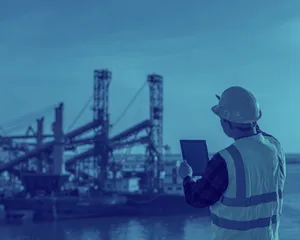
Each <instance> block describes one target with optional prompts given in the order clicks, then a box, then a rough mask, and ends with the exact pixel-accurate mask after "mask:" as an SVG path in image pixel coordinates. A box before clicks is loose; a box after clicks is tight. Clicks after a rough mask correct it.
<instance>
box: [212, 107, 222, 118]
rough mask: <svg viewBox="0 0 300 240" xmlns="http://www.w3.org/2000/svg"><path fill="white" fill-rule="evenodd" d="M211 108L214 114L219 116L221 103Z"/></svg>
mask: <svg viewBox="0 0 300 240" xmlns="http://www.w3.org/2000/svg"><path fill="white" fill-rule="evenodd" d="M211 110H212V112H213V113H214V114H216V115H217V116H220V115H219V105H215V106H213V107H212V108H211Z"/></svg>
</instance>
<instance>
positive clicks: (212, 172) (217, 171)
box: [183, 153, 228, 208]
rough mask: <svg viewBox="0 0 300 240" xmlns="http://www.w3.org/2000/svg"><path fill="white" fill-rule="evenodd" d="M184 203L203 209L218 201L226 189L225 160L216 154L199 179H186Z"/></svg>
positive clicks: (184, 182)
mask: <svg viewBox="0 0 300 240" xmlns="http://www.w3.org/2000/svg"><path fill="white" fill-rule="evenodd" d="M183 187H184V195H185V199H186V202H187V203H188V204H189V205H191V206H193V207H195V208H205V207H209V206H211V205H214V204H215V203H216V202H218V201H219V200H220V198H221V197H222V195H223V194H224V192H225V191H226V189H227V187H228V171H227V165H226V162H225V160H224V159H223V158H222V156H221V155H220V154H219V153H217V154H215V155H214V156H213V157H212V159H211V160H210V161H209V162H208V165H207V168H206V170H205V172H204V174H203V176H202V178H201V179H198V180H197V181H195V180H194V179H193V178H192V177H186V178H185V179H184V181H183Z"/></svg>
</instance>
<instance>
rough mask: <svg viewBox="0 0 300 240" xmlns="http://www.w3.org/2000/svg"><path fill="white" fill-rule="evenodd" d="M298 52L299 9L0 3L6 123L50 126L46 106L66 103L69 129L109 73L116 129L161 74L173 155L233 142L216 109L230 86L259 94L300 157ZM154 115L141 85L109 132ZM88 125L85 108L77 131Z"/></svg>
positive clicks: (265, 4)
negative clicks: (188, 144)
mask: <svg viewBox="0 0 300 240" xmlns="http://www.w3.org/2000/svg"><path fill="white" fill-rule="evenodd" d="M299 47H300V1H299V0H286V1H281V0H264V1H258V0H254V1H246V0H226V1H221V0H215V1H208V0H189V1H179V0H172V1H171V0H164V1H161V0H152V1H146V0H127V1H121V0H118V1H117V0H98V1H94V0H86V1H71V0H65V1H63V0H61V1H58V0H56V1H55V0H53V1H43V0H27V1H21V0H19V1H16V0H9V1H8V0H2V1H1V2H0V82H1V94H0V108H1V109H2V112H1V121H0V126H2V128H3V129H7V128H10V124H12V123H11V122H10V121H11V120H13V119H16V118H18V117H20V116H23V115H26V114H28V113H33V114H32V115H30V116H28V117H26V118H20V119H21V120H20V119H19V118H18V119H19V120H18V123H22V124H23V125H24V126H23V127H24V128H25V127H26V126H27V125H28V124H33V126H34V124H35V123H34V119H35V117H37V116H40V115H43V114H44V115H45V116H46V119H47V121H46V123H47V124H48V125H47V128H48V129H50V124H51V121H52V120H53V110H52V109H51V110H50V108H51V107H52V106H54V105H55V104H57V103H59V102H61V101H63V102H64V103H65V119H64V123H65V129H66V131H67V129H68V127H69V125H70V124H71V123H72V121H73V120H74V118H75V117H76V116H77V114H78V113H79V112H80V110H81V109H82V108H83V106H84V104H85V103H86V101H87V100H88V99H89V98H90V96H91V95H92V94H93V70H95V69H106V68H108V69H110V70H111V71H112V82H111V85H110V90H109V94H110V103H109V108H110V112H111V115H110V117H111V122H112V123H114V121H116V119H117V118H118V117H119V115H120V114H121V112H122V111H123V109H124V108H125V107H126V105H127V104H128V102H129V101H130V100H131V99H132V97H133V96H134V95H135V93H136V92H137V90H138V89H139V88H140V87H141V86H142V85H143V83H144V82H145V81H146V79H147V74H152V73H157V74H160V75H162V76H163V77H164V143H165V144H168V145H170V146H171V151H172V152H174V153H177V152H179V139H189V138H191V139H206V140H207V142H208V148H209V151H210V152H216V151H218V150H220V149H223V148H225V147H226V146H228V145H229V144H230V143H231V142H232V140H230V139H228V138H227V137H226V136H225V135H224V133H223V132H222V129H221V126H220V123H219V120H218V118H217V117H216V116H215V115H214V114H213V113H212V112H211V107H212V106H213V105H214V104H216V103H217V100H216V98H215V94H216V93H218V94H221V93H222V91H224V90H225V89H226V88H228V87H230V86H234V85H239V86H242V87H245V88H247V89H249V90H250V91H252V92H253V93H254V95H255V96H256V97H257V99H258V101H259V103H260V105H261V107H262V111H263V117H262V119H261V120H260V122H259V123H260V126H261V128H262V129H263V130H264V131H266V132H268V133H270V134H273V135H274V136H276V137H277V138H278V139H279V140H280V141H281V143H282V146H283V148H284V150H285V151H286V152H299V151H300V141H299V136H300V128H299V123H300V108H298V101H299V100H298V92H299V90H300V81H299V80H298V78H299V76H300V68H299V64H298V63H299V60H300V50H299V49H300V48H299ZM148 117H149V90H148V88H147V87H146V88H145V89H144V90H143V91H142V93H141V94H140V96H139V97H138V100H137V101H135V102H134V104H132V107H131V108H130V109H129V111H128V112H127V114H126V115H125V116H124V118H123V119H122V120H121V121H120V122H119V123H118V124H116V125H115V126H114V128H113V129H112V131H113V132H112V134H114V133H118V132H120V131H122V130H124V129H126V128H128V127H130V126H132V125H134V124H135V123H137V122H139V121H142V120H144V119H147V118H148ZM91 119H92V112H91V110H90V109H88V110H87V111H85V112H84V114H83V115H82V117H81V118H80V119H79V120H78V122H77V125H76V126H78V125H80V124H83V123H85V122H88V121H90V120H91ZM7 122H9V123H7ZM1 123H3V125H1ZM15 131H16V130H15Z"/></svg>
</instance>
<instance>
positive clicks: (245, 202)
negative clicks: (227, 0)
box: [211, 145, 283, 231]
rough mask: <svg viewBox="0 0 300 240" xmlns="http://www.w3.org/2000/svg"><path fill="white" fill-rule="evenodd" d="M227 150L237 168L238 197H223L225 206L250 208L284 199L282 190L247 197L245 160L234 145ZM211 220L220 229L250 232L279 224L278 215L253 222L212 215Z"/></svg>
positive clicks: (222, 201) (222, 200)
mask: <svg viewBox="0 0 300 240" xmlns="http://www.w3.org/2000/svg"><path fill="white" fill-rule="evenodd" d="M226 150H227V151H228V153H229V154H230V155H231V157H232V159H233V162H234V166H235V174H236V197H235V198H228V197H225V196H223V197H222V198H221V199H220V201H221V203H222V204H223V205H226V206H231V207H249V206H254V205H258V204H262V203H268V202H273V201H277V199H278V198H282V195H283V194H282V190H279V191H278V192H271V193H264V194H261V195H255V196H251V197H246V177H245V168H244V163H243V158H242V156H241V154H240V152H239V150H238V149H237V148H236V147H235V146H234V145H231V146H229V147H228V148H226ZM211 219H212V222H213V224H215V225H216V226H218V227H221V228H226V229H232V230H241V231H243V230H250V229H254V228H262V227H268V226H270V225H272V224H275V223H277V216H276V215H274V216H270V217H267V218H260V219H255V220H251V221H236V220H229V219H226V218H221V217H218V216H217V215H215V214H211Z"/></svg>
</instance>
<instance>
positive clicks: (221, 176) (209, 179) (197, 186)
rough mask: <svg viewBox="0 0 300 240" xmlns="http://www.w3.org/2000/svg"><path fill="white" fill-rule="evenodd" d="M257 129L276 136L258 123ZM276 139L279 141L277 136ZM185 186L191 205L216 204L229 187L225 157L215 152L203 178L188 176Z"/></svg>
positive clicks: (199, 206) (185, 192) (187, 198)
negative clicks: (261, 127)
mask: <svg viewBox="0 0 300 240" xmlns="http://www.w3.org/2000/svg"><path fill="white" fill-rule="evenodd" d="M256 130H257V132H258V133H262V134H263V135H264V136H269V137H272V138H274V137H273V136H272V135H269V134H267V133H265V132H263V131H261V130H260V128H259V126H258V125H257V127H256ZM274 139H275V140H276V141H277V142H278V140H277V139H276V138H274ZM278 143H279V142H278ZM183 187H184V194H185V199H186V201H187V203H188V204H189V205H191V206H193V207H195V208H205V207H209V206H211V205H214V204H215V203H216V202H218V201H219V200H220V198H221V197H222V196H223V194H224V192H225V191H226V189H227V187H228V171H227V165H226V162H225V160H224V159H223V157H222V156H221V155H220V154H219V153H217V154H215V155H214V156H213V157H212V159H211V160H210V161H209V162H208V165H207V167H206V170H205V172H204V174H203V176H202V178H201V179H198V180H197V181H195V180H193V178H191V177H189V176H188V177H186V178H185V179H184V180H183Z"/></svg>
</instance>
